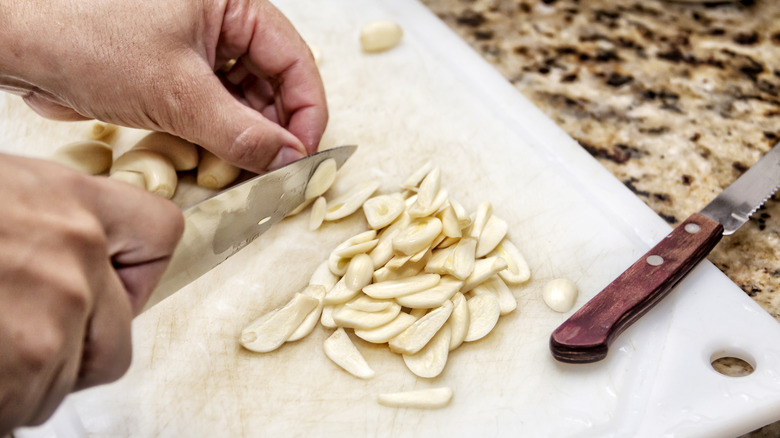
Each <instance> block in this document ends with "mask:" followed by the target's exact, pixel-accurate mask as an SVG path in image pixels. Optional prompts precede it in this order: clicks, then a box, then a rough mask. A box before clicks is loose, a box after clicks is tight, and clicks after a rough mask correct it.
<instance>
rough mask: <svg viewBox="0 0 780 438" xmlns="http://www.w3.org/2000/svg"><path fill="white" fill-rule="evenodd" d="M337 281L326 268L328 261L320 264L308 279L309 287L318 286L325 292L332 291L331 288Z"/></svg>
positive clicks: (336, 277)
mask: <svg viewBox="0 0 780 438" xmlns="http://www.w3.org/2000/svg"><path fill="white" fill-rule="evenodd" d="M338 281H339V277H338V276H336V275H334V274H333V272H331V271H330V268H329V267H328V261H327V260H326V261H324V262H322V263H320V264H319V265H318V266H317V268H316V269H315V270H314V273H313V274H311V278H310V279H309V285H320V286H322V287H324V288H325V290H326V291H329V290H331V289H333V286H335V285H336V283H337V282H338Z"/></svg>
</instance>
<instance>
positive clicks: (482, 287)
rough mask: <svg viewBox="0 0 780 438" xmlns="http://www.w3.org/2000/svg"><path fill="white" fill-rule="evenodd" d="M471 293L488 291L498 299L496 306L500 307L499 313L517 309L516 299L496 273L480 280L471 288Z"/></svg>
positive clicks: (477, 293) (504, 313)
mask: <svg viewBox="0 0 780 438" xmlns="http://www.w3.org/2000/svg"><path fill="white" fill-rule="evenodd" d="M471 293H472V294H473V295H481V294H483V293H490V294H493V296H494V297H495V298H496V299H497V300H498V307H499V309H501V315H502V316H503V315H506V314H507V313H511V312H513V311H514V310H515V309H517V300H516V299H515V296H514V295H512V291H510V290H509V286H507V285H506V283H504V280H502V279H501V277H499V276H498V275H494V276H492V277H490V278H489V279H488V280H486V281H484V282H482V283H481V284H479V285H478V286H477V287H475V288H474V289H472V290H471Z"/></svg>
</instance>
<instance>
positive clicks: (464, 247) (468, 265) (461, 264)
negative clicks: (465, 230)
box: [444, 237, 477, 280]
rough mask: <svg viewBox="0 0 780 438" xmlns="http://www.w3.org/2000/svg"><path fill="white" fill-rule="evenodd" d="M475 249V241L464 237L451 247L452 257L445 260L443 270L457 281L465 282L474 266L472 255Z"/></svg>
mask: <svg viewBox="0 0 780 438" xmlns="http://www.w3.org/2000/svg"><path fill="white" fill-rule="evenodd" d="M476 248H477V239H474V238H473V237H464V238H463V239H460V241H459V242H458V243H457V244H456V245H455V246H454V247H453V249H452V255H451V257H450V258H448V259H447V262H448V263H446V264H445V265H444V269H445V270H446V271H447V273H449V274H451V275H452V276H453V277H455V278H457V279H458V280H465V279H466V278H468V277H469V276H470V275H471V274H472V272H474V267H475V266H476V260H475V258H474V253H475V251H476Z"/></svg>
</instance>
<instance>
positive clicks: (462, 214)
mask: <svg viewBox="0 0 780 438" xmlns="http://www.w3.org/2000/svg"><path fill="white" fill-rule="evenodd" d="M448 201H449V203H450V207H452V211H454V212H455V217H457V218H458V225H459V226H460V229H461V230H464V229H466V228H468V227H469V226H470V225H471V216H469V212H467V211H466V209H465V208H463V205H461V204H460V203H459V202H457V201H455V200H454V199H449V200H448Z"/></svg>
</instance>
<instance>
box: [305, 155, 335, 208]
mask: <svg viewBox="0 0 780 438" xmlns="http://www.w3.org/2000/svg"><path fill="white" fill-rule="evenodd" d="M337 171H338V166H337V165H336V160H335V159H333V158H328V159H327V160H324V161H323V162H321V163H320V164H319V165H318V166H317V168H316V169H314V172H312V174H311V176H310V177H309V182H308V184H306V190H305V191H304V192H303V198H304V199H314V198H318V197H320V196H322V194H323V193H325V192H327V191H328V189H329V188H330V186H331V185H333V181H335V180H336V172H337Z"/></svg>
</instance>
